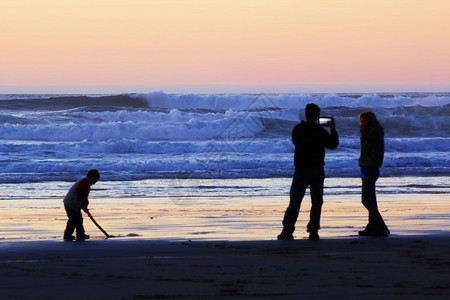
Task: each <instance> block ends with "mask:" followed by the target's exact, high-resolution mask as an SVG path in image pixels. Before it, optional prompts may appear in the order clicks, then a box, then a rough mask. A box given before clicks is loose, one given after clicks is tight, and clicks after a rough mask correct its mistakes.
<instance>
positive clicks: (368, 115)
mask: <svg viewBox="0 0 450 300" xmlns="http://www.w3.org/2000/svg"><path fill="white" fill-rule="evenodd" d="M361 119H364V120H365V121H366V126H367V127H369V128H371V127H379V128H383V126H381V124H380V122H378V119H377V116H376V115H375V114H374V113H373V112H371V111H366V112H363V113H361V114H360V115H359V120H361Z"/></svg>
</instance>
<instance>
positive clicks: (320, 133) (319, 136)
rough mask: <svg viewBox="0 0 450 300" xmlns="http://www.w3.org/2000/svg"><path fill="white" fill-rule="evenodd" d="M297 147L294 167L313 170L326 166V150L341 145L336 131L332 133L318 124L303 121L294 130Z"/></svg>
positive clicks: (293, 134) (293, 138)
mask: <svg viewBox="0 0 450 300" xmlns="http://www.w3.org/2000/svg"><path fill="white" fill-rule="evenodd" d="M292 143H294V145H295V154H294V165H295V167H296V168H313V167H319V166H323V165H324V164H325V162H324V158H325V148H328V149H335V148H336V147H337V146H338V144H339V136H338V134H337V132H336V130H333V129H332V130H331V133H328V131H327V130H326V129H325V128H323V127H321V126H319V125H318V124H316V123H308V122H304V121H302V122H301V123H300V124H297V125H295V127H294V129H293V130H292Z"/></svg>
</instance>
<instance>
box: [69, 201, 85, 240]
mask: <svg viewBox="0 0 450 300" xmlns="http://www.w3.org/2000/svg"><path fill="white" fill-rule="evenodd" d="M64 208H65V209H66V213H67V217H68V218H69V220H67V226H66V230H65V231H64V236H71V235H72V234H73V232H74V231H75V229H76V230H77V236H83V235H84V227H83V216H82V215H81V211H76V210H74V209H72V208H71V207H69V206H67V205H64Z"/></svg>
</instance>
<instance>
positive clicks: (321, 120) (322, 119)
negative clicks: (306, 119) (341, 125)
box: [319, 117, 334, 126]
mask: <svg viewBox="0 0 450 300" xmlns="http://www.w3.org/2000/svg"><path fill="white" fill-rule="evenodd" d="M332 122H334V117H320V118H319V125H320V126H330V125H331V123H332Z"/></svg>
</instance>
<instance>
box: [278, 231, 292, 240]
mask: <svg viewBox="0 0 450 300" xmlns="http://www.w3.org/2000/svg"><path fill="white" fill-rule="evenodd" d="M277 239H279V240H284V241H292V240H293V239H294V236H293V235H292V233H285V232H281V233H280V234H279V235H278V236H277Z"/></svg>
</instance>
